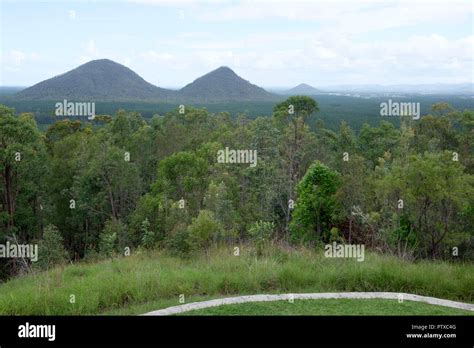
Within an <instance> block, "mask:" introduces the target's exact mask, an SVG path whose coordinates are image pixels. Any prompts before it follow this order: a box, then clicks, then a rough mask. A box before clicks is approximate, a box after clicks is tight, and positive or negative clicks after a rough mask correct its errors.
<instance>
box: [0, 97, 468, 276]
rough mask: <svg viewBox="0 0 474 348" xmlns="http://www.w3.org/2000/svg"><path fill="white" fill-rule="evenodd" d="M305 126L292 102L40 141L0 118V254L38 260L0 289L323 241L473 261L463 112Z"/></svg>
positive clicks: (96, 127) (55, 130) (84, 125)
mask: <svg viewBox="0 0 474 348" xmlns="http://www.w3.org/2000/svg"><path fill="white" fill-rule="evenodd" d="M318 112H319V106H318V103H317V102H316V101H315V100H314V99H312V98H309V97H304V96H293V97H290V98H288V99H287V100H285V101H283V102H281V103H278V104H276V105H275V106H274V108H273V114H272V116H271V117H257V118H249V117H246V116H245V115H240V116H238V117H232V116H231V115H230V114H229V113H227V112H219V113H211V112H209V111H207V110H206V109H199V108H192V107H188V106H186V107H185V108H184V109H176V110H173V111H170V112H167V113H166V114H165V115H164V116H162V115H158V114H155V115H154V116H153V117H152V118H148V119H146V118H144V117H142V116H141V115H140V114H139V113H138V112H131V111H126V110H118V111H117V112H116V113H115V115H114V116H113V117H109V116H102V117H100V116H97V117H96V118H95V120H94V123H90V122H84V121H80V120H77V119H62V120H59V121H57V122H56V123H54V124H51V125H50V126H49V127H48V128H47V130H46V131H41V130H40V129H39V128H38V126H37V124H36V122H35V119H34V117H33V115H32V114H30V113H21V114H18V115H17V114H16V113H15V110H14V109H11V108H8V107H6V106H0V129H1V131H0V172H1V176H2V181H1V184H0V196H1V205H0V226H1V230H0V243H3V244H5V243H6V242H7V241H10V242H13V243H38V245H39V250H40V259H39V260H38V262H36V263H34V264H31V263H30V262H29V261H28V262H27V261H25V260H23V259H1V261H0V262H2V263H1V279H6V278H8V277H10V276H13V275H17V274H22V273H25V272H29V271H31V270H32V269H33V270H34V269H35V268H38V269H44V268H48V267H50V266H52V265H55V264H57V263H61V262H65V261H72V262H74V261H78V260H81V259H93V258H101V257H110V256H113V255H123V254H124V253H127V252H132V253H133V252H134V251H135V250H139V249H140V248H163V249H166V250H169V251H170V252H172V253H176V254H178V255H180V256H182V257H189V256H190V255H192V254H193V252H195V251H197V250H206V249H207V248H209V247H210V246H211V245H212V244H219V243H223V244H224V243H225V244H229V245H235V243H253V244H254V245H256V246H257V247H259V246H262V245H265V243H269V242H278V243H284V244H285V245H289V246H297V245H299V244H301V243H303V244H305V245H308V246H311V247H315V248H319V247H321V248H322V245H323V244H325V243H330V242H333V241H337V242H341V243H358V244H364V245H365V246H366V247H367V248H369V249H372V250H374V251H378V252H383V253H390V254H394V255H397V256H399V257H401V258H406V259H411V260H415V259H421V258H430V259H433V258H435V259H448V260H459V259H469V260H473V259H474V254H473V248H472V243H473V242H474V158H473V149H474V112H473V111H471V110H464V111H461V110H455V109H453V108H452V107H450V106H449V105H448V104H446V103H438V104H434V105H433V106H432V108H431V110H430V111H429V112H428V113H427V114H424V115H423V117H422V118H421V119H420V120H413V119H412V118H410V117H403V118H401V119H399V126H398V125H394V124H393V123H391V122H387V121H385V120H383V119H382V120H381V121H380V122H379V123H378V125H369V124H364V125H363V126H362V127H360V130H353V129H352V128H351V127H350V126H349V125H348V124H347V123H346V122H341V123H340V125H339V127H338V129H330V128H326V126H325V124H324V122H322V121H320V120H319V121H316V122H315V121H314V120H315V119H317V117H318ZM310 125H311V127H310ZM226 148H227V149H231V150H235V151H237V150H244V151H247V150H248V151H256V154H257V159H258V160H257V161H256V163H255V164H256V165H249V164H248V163H221V161H218V153H219V151H222V150H224V149H226ZM228 162H232V161H228ZM234 162H235V161H234Z"/></svg>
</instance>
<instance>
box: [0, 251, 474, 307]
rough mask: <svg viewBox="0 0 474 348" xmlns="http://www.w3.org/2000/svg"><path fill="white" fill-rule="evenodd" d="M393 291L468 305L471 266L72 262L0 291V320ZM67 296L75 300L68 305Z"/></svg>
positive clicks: (274, 256) (133, 259)
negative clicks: (204, 301) (195, 301)
mask: <svg viewBox="0 0 474 348" xmlns="http://www.w3.org/2000/svg"><path fill="white" fill-rule="evenodd" d="M333 291H393V292H407V293H414V294H418V295H425V296H434V297H440V298H445V299H452V300H459V301H464V302H474V266H473V265H472V264H461V263H456V264H449V263H445V262H431V261H430V262H428V261H423V262H418V263H409V262H406V261H403V260H399V259H397V258H394V257H389V256H381V255H378V254H372V253H367V252H366V255H365V260H364V261H363V262H357V261H356V260H355V259H330V258H325V257H324V256H323V254H322V253H320V252H314V251H310V250H306V249H298V250H284V249H282V248H278V247H271V248H270V249H268V250H267V252H266V253H265V256H261V257H257V256H256V254H255V252H254V251H253V250H252V249H251V248H250V247H247V246H245V245H242V246H241V252H240V256H234V254H233V250H232V249H231V248H225V247H221V248H214V249H212V250H211V251H210V252H209V253H207V254H204V253H203V254H202V255H196V256H194V257H192V258H190V259H181V258H178V257H175V256H171V255H169V254H167V253H165V252H162V251H152V252H139V253H135V254H134V255H132V256H128V257H121V258H115V259H110V260H106V261H101V262H97V263H79V264H75V265H69V266H66V267H62V268H56V269H53V270H50V271H48V272H43V273H38V274H35V275H27V276H23V277H20V278H16V279H13V280H10V281H8V282H7V283H4V284H2V285H0V314H2V315H70V314H100V313H105V312H108V311H111V310H112V311H113V310H114V309H118V308H122V307H126V306H128V305H137V304H142V303H146V302H148V301H156V300H163V301H165V302H166V303H170V301H172V302H174V301H176V302H175V303H176V304H178V303H177V301H178V298H179V295H180V294H184V295H185V296H186V298H192V297H213V298H217V297H222V296H228V295H239V294H257V293H279V292H285V293H286V292H293V293H296V292H333ZM71 295H74V296H75V302H74V303H71V301H70V300H71Z"/></svg>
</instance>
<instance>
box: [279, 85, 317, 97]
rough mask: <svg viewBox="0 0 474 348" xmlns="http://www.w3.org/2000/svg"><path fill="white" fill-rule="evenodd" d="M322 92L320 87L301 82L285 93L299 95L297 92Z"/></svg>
mask: <svg viewBox="0 0 474 348" xmlns="http://www.w3.org/2000/svg"><path fill="white" fill-rule="evenodd" d="M320 92H321V91H320V90H319V89H317V88H314V87H313V86H310V85H308V84H307V83H300V84H299V85H298V86H296V87H293V88H292V89H289V90H288V91H286V92H285V93H284V94H287V95H297V94H303V95H313V94H318V93H320Z"/></svg>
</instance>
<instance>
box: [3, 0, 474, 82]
mask: <svg viewBox="0 0 474 348" xmlns="http://www.w3.org/2000/svg"><path fill="white" fill-rule="evenodd" d="M472 4H473V3H472V1H470V0H450V1H422V0H418V1H415V0H411V1H396V2H394V1H371V0H368V1H365V0H364V1H362V0H360V1H359V0H356V1H338V0H332V1H300V2H298V1H255V0H254V1H219V0H215V1H189V0H188V1H183V0H181V1H180V0H177V1H161V0H158V1H153V0H142V1H140V0H137V1H123V2H110V1H68V2H59V1H56V2H52V1H50V2H43V1H35V2H26V1H15V2H13V1H3V0H2V2H1V24H0V27H1V33H0V35H1V41H0V45H1V46H0V48H1V55H0V57H1V70H0V85H3V86H27V85H32V84H34V83H37V82H39V81H41V80H44V79H47V78H50V77H52V76H55V75H58V74H61V73H64V72H66V71H68V70H70V69H73V68H75V67H77V66H78V65H80V64H83V63H85V62H87V61H89V60H93V59H99V58H109V59H112V60H114V61H117V62H119V63H121V64H124V65H126V66H128V67H129V68H131V69H132V70H134V71H135V72H137V73H138V74H139V75H141V76H142V77H143V78H144V79H145V80H147V81H149V82H151V83H153V84H155V85H158V86H162V87H170V86H173V87H179V86H183V85H185V84H187V83H189V82H191V81H192V80H194V79H195V78H197V77H199V76H201V75H203V74H205V73H207V72H209V71H210V70H213V69H216V68H217V67H219V66H222V65H226V66H229V67H231V68H232V69H234V71H235V72H236V73H238V74H239V75H240V76H242V77H244V78H245V79H248V80H250V81H251V82H253V83H256V84H258V85H261V86H294V85H296V84H299V83H301V82H305V83H308V84H311V85H314V86H316V87H318V86H328V85H334V84H372V83H377V84H384V85H390V84H400V83H407V84H419V83H463V82H473V71H474V65H473V58H474V57H473V56H474V53H473V51H474V33H473V5H472Z"/></svg>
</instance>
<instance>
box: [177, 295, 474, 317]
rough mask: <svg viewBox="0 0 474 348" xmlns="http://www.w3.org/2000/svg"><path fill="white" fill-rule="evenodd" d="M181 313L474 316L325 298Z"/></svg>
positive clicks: (422, 306) (387, 302)
mask: <svg viewBox="0 0 474 348" xmlns="http://www.w3.org/2000/svg"><path fill="white" fill-rule="evenodd" d="M181 315H474V312H472V311H467V310H462V309H456V308H448V307H442V306H434V305H430V304H427V303H420V302H414V301H404V302H402V303H399V302H398V301H396V300H377V299H370V300H348V299H337V300H336V299H324V300H295V301H294V302H293V303H290V302H288V301H273V302H253V303H242V304H235V305H224V306H219V307H212V308H205V309H198V310H194V311H189V312H185V313H182V314H181Z"/></svg>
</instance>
